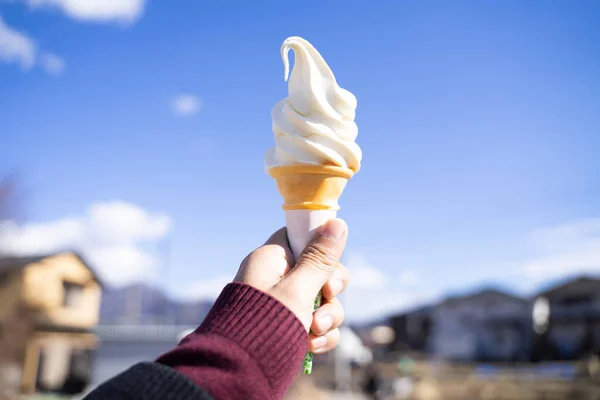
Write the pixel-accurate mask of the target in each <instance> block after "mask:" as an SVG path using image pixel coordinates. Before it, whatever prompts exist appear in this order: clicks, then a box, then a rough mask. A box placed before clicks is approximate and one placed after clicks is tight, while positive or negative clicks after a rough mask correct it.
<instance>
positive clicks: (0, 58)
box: [0, 16, 65, 75]
mask: <svg viewBox="0 0 600 400" xmlns="http://www.w3.org/2000/svg"><path fill="white" fill-rule="evenodd" d="M0 62H4V63H15V64H19V65H20V66H21V69H23V70H30V69H31V68H33V66H34V65H36V64H39V66H40V67H41V68H43V69H44V70H45V71H46V72H47V73H49V74H51V75H59V74H60V73H61V72H62V71H63V70H64V69H65V61H64V60H63V59H62V58H60V57H59V56H57V55H56V54H54V53H50V52H43V53H41V54H39V50H38V47H37V44H36V43H35V41H34V40H33V39H32V38H31V37H29V36H28V35H26V34H25V33H22V32H19V31H17V30H16V29H14V28H11V27H10V26H8V25H7V24H6V23H5V22H4V20H3V19H2V17H1V16H0Z"/></svg>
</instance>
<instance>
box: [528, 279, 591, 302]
mask: <svg viewBox="0 0 600 400" xmlns="http://www.w3.org/2000/svg"><path fill="white" fill-rule="evenodd" d="M587 293H600V278H599V277H592V276H579V277H577V278H574V279H570V280H568V281H566V282H563V283H560V284H558V285H555V286H553V287H550V288H549V289H546V290H544V291H541V292H540V293H538V294H537V296H536V297H540V296H543V297H549V298H552V297H562V296H570V295H578V294H587Z"/></svg>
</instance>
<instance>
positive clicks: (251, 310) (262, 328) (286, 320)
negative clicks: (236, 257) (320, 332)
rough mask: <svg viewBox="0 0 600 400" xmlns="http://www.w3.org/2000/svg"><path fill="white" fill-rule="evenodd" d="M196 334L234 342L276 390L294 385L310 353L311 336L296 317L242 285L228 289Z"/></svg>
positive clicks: (280, 305)
mask: <svg viewBox="0 0 600 400" xmlns="http://www.w3.org/2000/svg"><path fill="white" fill-rule="evenodd" d="M196 332H197V333H200V334H217V335H220V336H223V337H226V338H227V339H229V340H231V341H233V342H235V343H236V344H237V345H238V346H240V347H241V348H243V349H244V350H245V351H246V352H247V353H248V354H249V355H250V356H251V357H252V358H253V359H254V360H255V362H256V363H257V364H258V365H259V367H260V369H261V370H262V372H263V373H264V374H265V376H266V378H267V379H268V381H269V383H270V385H271V387H272V388H275V389H280V388H281V386H286V385H288V386H289V385H290V384H291V383H292V381H293V380H294V378H295V377H296V375H297V373H298V370H299V368H300V367H301V366H302V359H303V357H304V354H305V353H306V351H307V349H308V335H307V333H306V331H305V329H304V326H303V325H302V322H300V320H299V319H298V318H297V317H296V315H294V313H293V312H292V311H290V310H289V309H288V308H287V307H286V306H284V305H283V304H282V303H281V302H280V301H279V300H277V299H275V298H274V297H271V296H270V295H268V294H266V293H264V292H261V291H260V290H258V289H255V288H253V287H252V286H249V285H245V284H242V283H230V284H228V285H227V286H225V288H224V289H223V291H222V292H221V295H220V296H219V298H218V299H217V301H216V302H215V304H214V305H213V307H212V309H211V311H210V312H209V314H208V316H207V317H206V319H205V320H204V322H203V323H202V325H200V327H199V328H198V330H197V331H196ZM285 389H287V387H286V388H285ZM277 391H278V390H277Z"/></svg>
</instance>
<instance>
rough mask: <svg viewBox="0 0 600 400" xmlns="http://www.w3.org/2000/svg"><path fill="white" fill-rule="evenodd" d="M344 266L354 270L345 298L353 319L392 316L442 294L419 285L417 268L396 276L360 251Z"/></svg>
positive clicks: (348, 316)
mask: <svg viewBox="0 0 600 400" xmlns="http://www.w3.org/2000/svg"><path fill="white" fill-rule="evenodd" d="M344 265H345V266H346V268H348V271H349V273H350V285H349V286H348V289H346V291H345V292H344V293H343V295H342V296H341V301H342V303H343V304H344V309H345V311H346V316H347V318H348V320H350V321H360V320H371V319H373V318H374V317H378V316H384V315H388V314H390V313H393V312H397V311H401V310H403V309H406V308H408V307H411V306H415V305H418V304H423V303H425V302H427V301H430V300H432V299H434V298H436V297H437V296H438V294H439V293H438V292H437V291H434V290H429V289H426V288H423V287H420V286H418V283H419V282H420V278H419V275H418V273H417V272H416V271H414V270H405V271H403V272H402V273H400V274H399V275H398V276H397V278H396V279H394V278H393V277H390V276H388V274H386V273H385V272H384V271H383V270H381V269H380V268H377V267H375V266H373V265H372V264H371V263H370V262H369V260H368V259H367V257H366V256H365V255H364V254H361V253H358V252H349V253H348V256H347V257H346V258H345V260H344Z"/></svg>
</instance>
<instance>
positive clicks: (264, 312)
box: [86, 283, 308, 400]
mask: <svg viewBox="0 0 600 400" xmlns="http://www.w3.org/2000/svg"><path fill="white" fill-rule="evenodd" d="M307 345H308V336H307V334H306V331H305V329H304V326H303V325H302V323H301V322H300V320H299V319H298V318H296V316H295V315H294V314H293V313H292V312H291V311H290V310H289V309H288V308H287V307H285V306H284V305H283V304H282V303H280V302H279V301H278V300H276V299H275V298H273V297H271V296H269V295H268V294H266V293H264V292H261V291H259V290H257V289H254V288H253V287H251V286H248V285H244V284H241V283H231V284H229V285H227V286H226V287H225V289H223V291H222V292H221V295H220V296H219V298H218V299H217V301H216V303H215V304H214V305H213V307H212V309H211V310H210V312H209V314H208V316H207V317H206V319H205V320H204V322H203V323H202V325H200V327H198V329H196V331H194V332H193V333H191V334H190V335H188V336H187V337H185V338H184V339H183V340H182V341H181V343H179V345H178V346H177V347H175V348H174V349H173V350H171V351H169V352H168V353H166V354H163V355H162V356H161V357H159V358H158V360H157V362H156V363H142V364H138V365H136V366H134V367H132V368H130V369H129V370H127V371H125V372H124V373H122V374H120V375H118V376H117V377H115V378H113V379H111V380H110V381H108V382H106V383H104V384H103V385H101V386H99V387H98V388H97V389H95V390H94V391H93V392H91V393H90V394H89V395H88V396H87V397H86V399H88V400H94V399H161V400H163V399H173V400H176V399H192V398H194V399H215V400H229V399H232V400H233V399H236V400H237V399H281V398H283V396H284V395H285V393H286V392H287V390H288V389H289V387H290V386H291V384H292V382H293V380H294V378H295V377H296V375H297V374H298V372H299V370H300V367H301V366H302V358H303V357H304V353H305V352H306V350H307ZM165 366H166V367H165ZM167 367H168V368H167ZM175 371H176V372H175Z"/></svg>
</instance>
